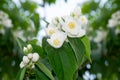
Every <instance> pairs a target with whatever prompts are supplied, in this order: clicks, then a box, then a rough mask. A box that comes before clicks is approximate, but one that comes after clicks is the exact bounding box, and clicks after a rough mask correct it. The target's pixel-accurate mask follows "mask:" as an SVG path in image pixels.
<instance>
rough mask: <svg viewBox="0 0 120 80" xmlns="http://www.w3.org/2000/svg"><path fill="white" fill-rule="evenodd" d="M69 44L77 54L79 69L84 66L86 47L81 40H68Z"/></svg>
mask: <svg viewBox="0 0 120 80" xmlns="http://www.w3.org/2000/svg"><path fill="white" fill-rule="evenodd" d="M68 40H69V43H70V45H71V47H72V49H73V51H74V52H75V56H76V60H77V64H78V67H79V66H80V65H81V64H82V62H83V58H84V53H85V46H84V44H83V43H82V41H81V38H68Z"/></svg>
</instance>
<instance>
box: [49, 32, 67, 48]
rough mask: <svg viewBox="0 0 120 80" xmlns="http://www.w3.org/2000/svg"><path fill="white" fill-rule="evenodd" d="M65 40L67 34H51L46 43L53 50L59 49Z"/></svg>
mask: <svg viewBox="0 0 120 80" xmlns="http://www.w3.org/2000/svg"><path fill="white" fill-rule="evenodd" d="M66 38H67V34H66V33H64V32H60V31H59V32H57V33H55V34H53V35H52V36H51V37H50V39H47V42H48V43H49V44H50V45H51V46H52V47H54V48H60V47H61V46H62V45H63V43H64V41H65V40H66Z"/></svg>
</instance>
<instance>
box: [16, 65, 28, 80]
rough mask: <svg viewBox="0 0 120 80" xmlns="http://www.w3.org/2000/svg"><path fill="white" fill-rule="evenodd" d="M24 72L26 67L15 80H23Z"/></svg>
mask: <svg viewBox="0 0 120 80" xmlns="http://www.w3.org/2000/svg"><path fill="white" fill-rule="evenodd" d="M25 71H26V67H24V68H22V69H21V70H20V71H19V72H18V74H17V77H16V80H23V79H24V75H25Z"/></svg>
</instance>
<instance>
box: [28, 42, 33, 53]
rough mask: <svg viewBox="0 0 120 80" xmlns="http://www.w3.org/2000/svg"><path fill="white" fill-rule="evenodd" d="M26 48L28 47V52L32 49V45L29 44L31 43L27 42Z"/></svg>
mask: <svg viewBox="0 0 120 80" xmlns="http://www.w3.org/2000/svg"><path fill="white" fill-rule="evenodd" d="M27 49H28V51H29V52H31V51H32V45H31V44H28V45H27Z"/></svg>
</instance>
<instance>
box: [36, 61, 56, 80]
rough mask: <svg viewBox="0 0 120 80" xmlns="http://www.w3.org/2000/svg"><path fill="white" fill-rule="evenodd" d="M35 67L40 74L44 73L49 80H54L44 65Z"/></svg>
mask: <svg viewBox="0 0 120 80" xmlns="http://www.w3.org/2000/svg"><path fill="white" fill-rule="evenodd" d="M36 65H37V66H38V68H39V69H40V70H41V71H42V72H44V74H45V75H46V76H48V77H49V78H50V79H51V80H54V77H53V76H52V74H51V72H50V70H49V69H48V68H47V67H46V66H45V65H44V64H42V63H36Z"/></svg>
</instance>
